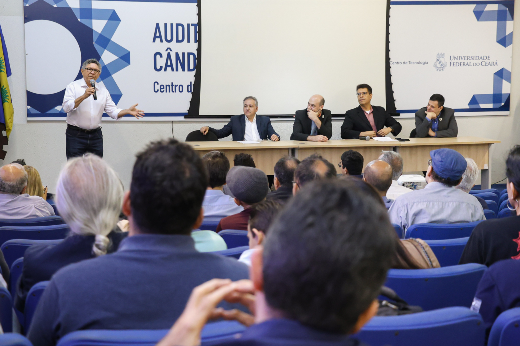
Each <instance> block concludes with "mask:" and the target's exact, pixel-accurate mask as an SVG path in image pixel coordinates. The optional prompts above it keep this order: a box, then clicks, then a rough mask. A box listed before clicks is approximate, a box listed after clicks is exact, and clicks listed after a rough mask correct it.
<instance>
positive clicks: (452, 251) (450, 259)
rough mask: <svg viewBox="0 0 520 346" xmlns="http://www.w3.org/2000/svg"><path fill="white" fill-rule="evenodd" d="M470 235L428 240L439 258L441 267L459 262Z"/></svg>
mask: <svg viewBox="0 0 520 346" xmlns="http://www.w3.org/2000/svg"><path fill="white" fill-rule="evenodd" d="M468 239H469V237H466V238H456V239H442V240H426V242H427V243H428V245H430V248H431V249H432V251H433V253H434V254H435V257H437V260H439V263H440V265H441V267H447V266H454V265H457V264H459V261H460V256H462V251H464V247H465V246H466V244H467V242H468Z"/></svg>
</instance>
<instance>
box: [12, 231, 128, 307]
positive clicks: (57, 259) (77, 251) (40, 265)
mask: <svg viewBox="0 0 520 346" xmlns="http://www.w3.org/2000/svg"><path fill="white" fill-rule="evenodd" d="M118 229H119V228H118ZM127 235H128V233H126V232H121V231H112V232H110V233H109V234H108V238H109V239H110V241H111V246H110V247H109V249H108V251H107V252H108V253H112V252H115V251H117V249H118V247H119V243H120V242H121V240H123V239H124V238H126V237H127ZM94 239H95V238H94V236H93V235H87V236H84V235H76V234H74V235H70V236H68V237H67V238H65V239H63V241H62V242H60V243H59V244H56V245H33V246H31V247H29V248H28V249H27V250H26V251H25V254H24V260H23V271H22V276H21V277H20V279H19V280H18V283H17V290H16V297H15V302H14V303H15V304H14V305H15V307H16V308H17V309H18V310H19V311H22V312H23V310H24V308H25V299H26V298H27V293H29V290H30V289H31V288H32V287H33V286H34V285H36V284H37V283H38V282H41V281H48V280H50V279H51V277H52V276H53V275H54V273H56V272H57V271H58V270H60V269H61V268H63V267H65V266H67V265H69V264H72V263H76V262H80V261H83V260H86V259H89V258H94V257H96V256H94V255H93V254H92V245H94Z"/></svg>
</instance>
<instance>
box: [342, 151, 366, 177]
mask: <svg viewBox="0 0 520 346" xmlns="http://www.w3.org/2000/svg"><path fill="white" fill-rule="evenodd" d="M364 162H365V159H364V158H363V155H361V154H360V153H359V152H357V151H355V150H347V151H345V152H344V153H343V154H341V162H340V163H339V164H338V166H339V167H340V168H341V172H342V173H343V174H344V175H352V176H354V177H358V178H360V179H362V178H363V173H362V172H363V163H364Z"/></svg>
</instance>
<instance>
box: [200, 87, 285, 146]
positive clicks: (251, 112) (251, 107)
mask: <svg viewBox="0 0 520 346" xmlns="http://www.w3.org/2000/svg"><path fill="white" fill-rule="evenodd" d="M257 111H258V100H257V99H256V97H253V96H248V97H246V98H245V99H244V114H240V115H234V116H232V117H231V119H229V123H227V125H226V126H224V127H223V128H222V129H220V130H217V129H214V128H212V127H208V126H203V127H201V129H200V132H202V134H203V135H206V134H207V133H208V131H211V132H213V133H214V134H215V135H217V138H224V137H227V136H229V135H231V134H232V135H233V140H234V141H261V140H262V139H270V140H272V141H279V140H280V136H279V135H278V134H277V133H276V132H275V131H274V129H273V126H272V125H271V119H269V117H266V116H262V115H257V114H256V112H257Z"/></svg>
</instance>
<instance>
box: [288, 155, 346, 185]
mask: <svg viewBox="0 0 520 346" xmlns="http://www.w3.org/2000/svg"><path fill="white" fill-rule="evenodd" d="M335 177H336V168H335V167H334V165H333V164H332V163H330V162H329V161H327V160H326V159H324V158H323V157H321V156H320V155H318V154H313V155H311V156H309V157H307V158H305V159H304V160H303V161H302V162H301V163H300V164H299V165H298V167H297V168H296V170H295V171H294V184H293V195H296V193H297V192H298V191H299V190H300V189H301V188H303V186H304V185H306V184H308V183H310V182H311V181H313V180H322V179H332V178H335Z"/></svg>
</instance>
